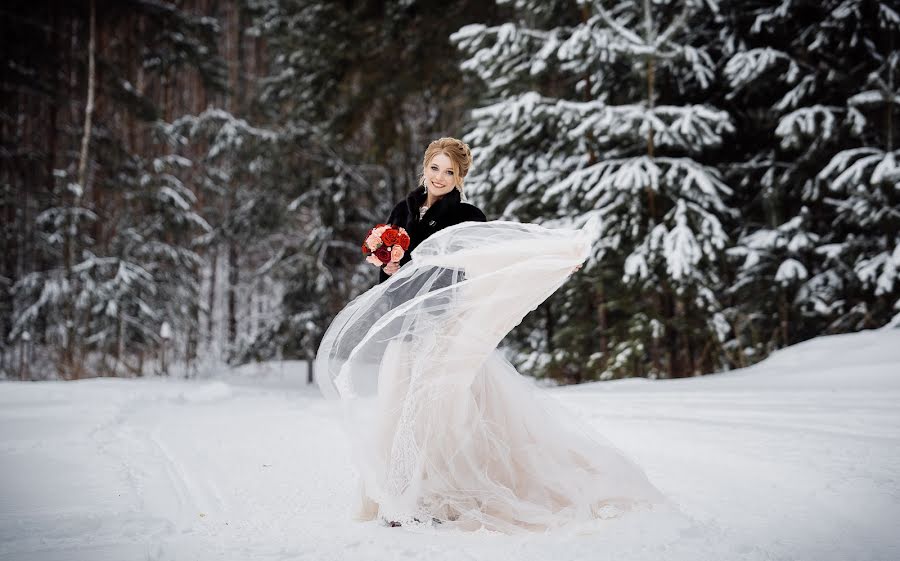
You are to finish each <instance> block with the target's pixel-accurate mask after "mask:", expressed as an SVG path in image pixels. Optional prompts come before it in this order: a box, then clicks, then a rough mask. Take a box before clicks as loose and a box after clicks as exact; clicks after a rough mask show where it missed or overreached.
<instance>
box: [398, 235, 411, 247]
mask: <svg viewBox="0 0 900 561" xmlns="http://www.w3.org/2000/svg"><path fill="white" fill-rule="evenodd" d="M397 243H399V244H400V247H402V248H403V251H406V250H407V249H409V236H407V235H406V234H405V233H403V232H400V235H399V236H397Z"/></svg>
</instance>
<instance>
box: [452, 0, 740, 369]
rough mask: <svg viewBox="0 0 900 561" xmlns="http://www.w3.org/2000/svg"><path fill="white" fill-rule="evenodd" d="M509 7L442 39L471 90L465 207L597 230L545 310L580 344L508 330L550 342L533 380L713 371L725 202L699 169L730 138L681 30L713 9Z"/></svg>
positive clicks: (711, 174) (702, 64)
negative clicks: (477, 100) (595, 217)
mask: <svg viewBox="0 0 900 561" xmlns="http://www.w3.org/2000/svg"><path fill="white" fill-rule="evenodd" d="M514 6H515V8H516V11H517V14H518V17H517V18H516V21H514V22H510V23H506V24H503V25H501V26H495V27H486V26H481V25H472V26H467V27H464V28H462V29H460V30H459V31H458V32H457V33H456V34H454V36H453V37H452V40H453V41H454V42H455V43H457V44H458V46H459V48H460V49H462V50H463V52H465V53H466V54H467V55H468V59H467V60H466V61H465V62H464V63H463V68H464V69H468V70H471V71H474V72H476V73H477V74H478V76H479V77H480V78H481V81H482V82H483V83H484V85H485V87H486V95H485V100H486V104H485V105H483V106H482V107H479V108H478V109H475V110H473V112H472V123H471V131H470V132H469V133H468V134H467V135H466V139H467V141H468V142H469V143H470V144H471V145H472V146H473V155H474V157H475V161H476V166H477V169H476V170H475V172H474V174H473V175H472V177H471V179H469V180H468V181H470V183H471V186H472V187H471V191H472V194H473V198H475V199H476V200H477V202H479V203H481V204H482V205H484V207H485V211H486V212H487V213H488V215H489V216H493V217H497V218H509V219H519V220H537V221H549V220H551V219H561V220H563V221H572V220H575V221H576V222H578V221H580V219H583V218H586V217H587V215H588V214H589V213H598V214H599V215H600V216H601V218H602V219H603V231H602V234H601V237H600V239H598V240H597V242H596V244H595V254H594V257H593V259H592V260H591V261H590V263H589V265H588V266H587V267H586V270H585V271H584V273H582V274H583V275H584V277H585V279H584V280H581V281H579V282H576V283H570V285H569V286H567V287H565V288H564V290H563V291H562V292H560V293H559V294H557V295H556V296H555V297H554V299H553V300H552V301H551V302H549V303H548V304H545V305H546V306H551V307H553V308H554V309H562V310H567V311H566V314H567V316H566V317H565V318H560V319H564V321H565V324H567V325H570V326H571V325H575V324H578V325H579V327H578V329H579V330H580V331H582V332H587V333H590V334H591V335H589V336H588V338H587V339H588V341H585V340H584V338H582V339H581V340H580V341H579V340H574V341H573V340H572V338H571V337H569V335H568V334H567V333H566V331H559V330H557V331H556V333H555V334H554V333H552V331H553V330H552V329H549V328H548V327H546V326H537V328H538V329H539V331H542V333H541V334H540V335H539V336H537V337H535V336H534V335H533V334H529V333H522V332H520V333H519V335H518V341H519V342H520V344H519V347H520V348H521V347H522V344H521V343H522V342H527V341H528V340H529V338H531V339H535V338H536V339H539V340H540V339H544V338H546V337H547V336H548V335H549V336H551V337H553V339H554V340H552V341H548V342H547V346H546V347H545V348H544V350H545V351H549V350H551V349H552V350H553V353H554V355H553V356H549V357H545V358H540V359H539V362H540V363H542V364H545V365H547V366H545V368H544V371H543V372H540V373H542V374H547V373H554V372H559V371H560V370H562V372H563V374H562V376H560V377H563V378H572V376H568V375H566V374H565V371H566V370H568V371H572V372H576V371H579V370H582V371H585V370H586V372H585V373H584V374H583V375H582V376H581V379H590V378H594V377H613V376H630V375H646V376H654V377H656V376H662V377H678V376H686V375H693V374H699V373H704V372H709V371H712V370H713V369H714V368H716V367H717V366H718V365H719V357H718V352H717V350H718V344H719V343H718V341H719V337H720V336H721V335H722V332H723V331H724V330H725V329H727V326H726V325H724V319H723V316H722V315H721V314H719V313H718V311H719V302H718V300H717V292H718V290H719V287H720V285H721V281H720V278H719V274H718V272H717V270H718V268H719V266H720V261H721V253H722V251H723V250H724V248H725V246H726V243H727V236H726V233H725V227H724V226H723V222H724V221H725V220H726V219H728V218H729V217H731V216H732V215H733V214H734V213H733V211H732V209H731V208H729V206H728V203H727V202H726V200H727V197H728V196H729V194H730V192H731V191H730V189H729V188H728V186H727V185H726V184H725V183H724V182H723V181H722V179H721V177H720V174H719V172H718V171H717V170H716V169H715V168H714V167H711V166H709V165H706V164H704V159H703V158H704V154H706V153H707V152H709V151H714V150H716V149H717V148H718V147H719V146H720V145H721V144H722V142H723V140H724V138H725V137H726V136H727V135H729V134H730V133H731V132H733V130H734V127H733V124H732V122H731V118H730V116H729V114H728V113H727V112H725V111H723V110H720V109H718V108H716V107H712V106H710V105H708V104H706V103H704V98H705V93H704V92H706V91H707V89H708V88H709V87H710V86H711V85H712V83H713V80H714V77H715V65H714V63H713V60H712V59H711V57H710V55H709V54H708V53H707V51H706V49H705V47H704V46H703V45H702V44H701V43H700V42H699V35H698V34H697V31H696V30H697V29H699V28H702V27H703V22H705V21H708V20H709V19H710V18H711V12H714V11H715V9H716V3H715V2H697V1H687V2H675V1H658V2H649V1H645V2H640V3H638V2H615V3H608V2H599V1H588V0H584V1H578V2H574V3H573V2H558V3H550V4H547V3H544V2H538V1H530V0H519V1H516V2H515V3H514ZM563 302H565V303H570V304H571V305H569V306H560V305H559V304H560V303H563ZM544 314H545V315H547V313H546V312H544ZM541 317H542V315H541V313H540V312H538V313H537V314H535V316H534V318H532V319H531V320H530V322H529V323H528V324H525V325H523V327H524V328H525V330H527V329H528V328H529V327H530V328H532V329H533V328H535V327H536V325H535V322H536V321H540V318H541ZM523 331H524V330H523ZM591 339H593V341H591ZM585 343H587V344H585ZM513 344H514V345H515V341H513ZM578 347H580V348H578ZM585 347H588V348H585ZM590 347H593V348H590ZM589 348H590V349H589ZM559 359H562V360H564V361H565V362H567V363H568V364H565V365H562V367H561V368H560V366H559V365H558V364H557V363H558V362H559ZM576 379H578V378H577V377H576Z"/></svg>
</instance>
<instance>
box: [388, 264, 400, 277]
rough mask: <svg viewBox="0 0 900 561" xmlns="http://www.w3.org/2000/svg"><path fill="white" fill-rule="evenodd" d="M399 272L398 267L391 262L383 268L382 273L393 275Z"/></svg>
mask: <svg viewBox="0 0 900 561" xmlns="http://www.w3.org/2000/svg"><path fill="white" fill-rule="evenodd" d="M399 270H400V265H399V264H398V263H397V262H396V261H391V262H390V263H388V264H387V265H385V266H384V272H385V273H387V274H389V275H393V274H394V273H396V272H397V271H399Z"/></svg>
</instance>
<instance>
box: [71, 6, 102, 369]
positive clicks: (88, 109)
mask: <svg viewBox="0 0 900 561" xmlns="http://www.w3.org/2000/svg"><path fill="white" fill-rule="evenodd" d="M96 36H97V10H96V4H95V0H90V23H89V31H88V75H87V81H88V84H87V86H88V90H87V101H86V103H85V108H84V128H83V131H82V136H81V150H80V152H79V155H78V186H77V188H76V191H75V192H74V193H73V194H72V196H71V208H70V214H69V220H68V228H67V233H66V242H65V246H66V247H65V257H64V259H65V270H66V277H67V278H68V279H69V286H70V287H73V286H75V282H74V281H75V277H74V274H73V267H74V265H75V259H76V255H77V245H78V222H77V221H76V219H75V209H77V208H78V207H79V206H80V205H81V197H82V195H83V194H84V190H85V188H86V185H87V169H88V157H89V154H90V151H89V147H90V144H91V130H92V124H93V123H92V122H93V117H94V96H95V91H96V74H97V66H96V60H95V51H96V43H97V37H96ZM72 299H73V297H70V298H69V300H68V302H67V308H68V311H67V313H66V316H67V317H66V331H67V336H66V351H65V368H66V369H67V370H68V375H70V376H74V377H76V378H77V377H79V376H80V372H79V371H80V368H78V367H77V366H76V365H75V353H76V346H77V345H76V342H75V334H76V333H77V330H76V328H75V327H76V325H75V324H76V318H75V308H74V305H73V301H72Z"/></svg>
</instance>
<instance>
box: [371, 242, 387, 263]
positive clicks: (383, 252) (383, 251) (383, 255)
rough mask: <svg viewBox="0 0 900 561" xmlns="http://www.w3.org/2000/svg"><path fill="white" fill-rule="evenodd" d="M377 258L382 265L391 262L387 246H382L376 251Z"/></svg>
mask: <svg viewBox="0 0 900 561" xmlns="http://www.w3.org/2000/svg"><path fill="white" fill-rule="evenodd" d="M375 257H377V258H378V260H379V261H381V262H382V263H388V262H390V260H391V252H390V251H389V250H388V248H387V247H386V246H381V247H379V248H378V249H376V250H375Z"/></svg>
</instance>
